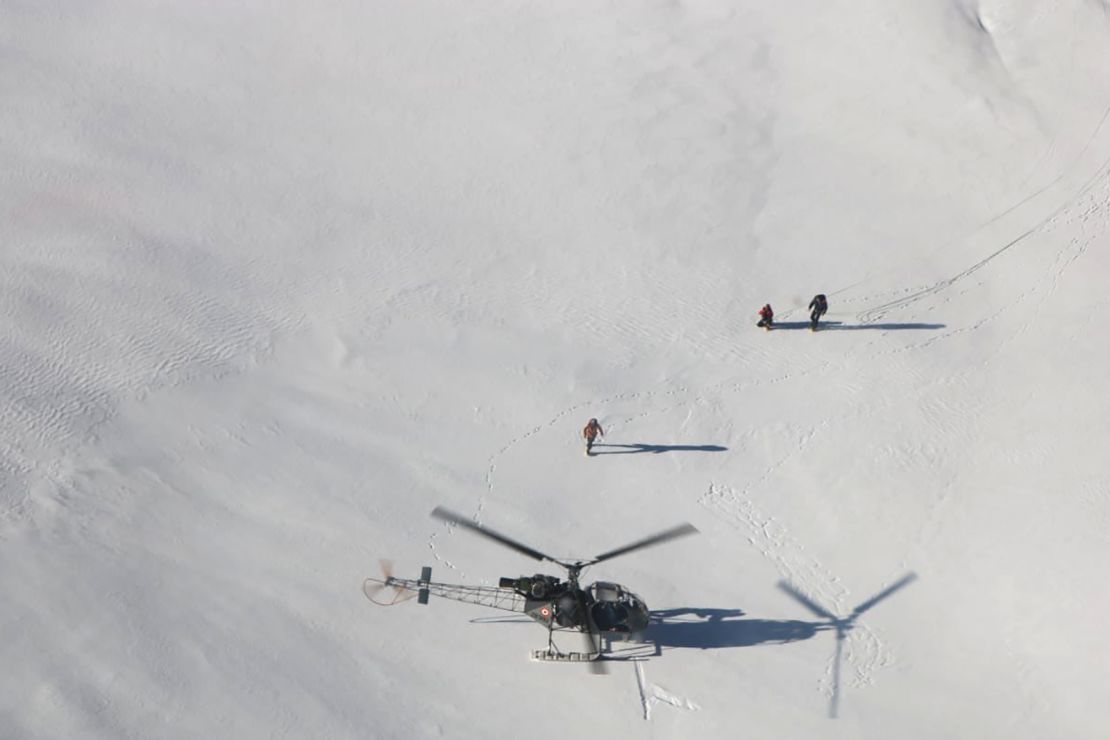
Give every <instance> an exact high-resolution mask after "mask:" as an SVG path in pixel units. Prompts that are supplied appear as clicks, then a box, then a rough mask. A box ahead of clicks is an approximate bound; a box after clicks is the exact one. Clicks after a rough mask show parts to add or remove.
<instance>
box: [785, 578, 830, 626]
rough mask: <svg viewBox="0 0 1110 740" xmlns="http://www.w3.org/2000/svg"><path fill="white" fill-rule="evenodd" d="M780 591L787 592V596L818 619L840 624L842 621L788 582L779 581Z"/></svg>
mask: <svg viewBox="0 0 1110 740" xmlns="http://www.w3.org/2000/svg"><path fill="white" fill-rule="evenodd" d="M779 589H781V590H782V591H785V592H786V593H787V594H789V595H790V596H791V597H793V598H794V600H795V601H797V602H798V603H799V604H801V605H802V606H804V607H805V608H806V609H808V610H809V611H811V612H813V613H814V614H815V615H817V616H818V617H821V618H822V619H827V620H829V621H830V622H835V623H839V622H840V619H839V618H837V617H836V616H835V615H834V614H833V613H832V612H830V611H829V610H828V609H825V608H824V607H823V606H821V605H820V604H818V603H817V602H816V601H814V600H813V599H811V598H809V597H808V596H806V595H805V594H803V593H802V592H801V591H799V590H798V589H796V588H794V587H793V586H792V585H790V583H789V582H788V581H779Z"/></svg>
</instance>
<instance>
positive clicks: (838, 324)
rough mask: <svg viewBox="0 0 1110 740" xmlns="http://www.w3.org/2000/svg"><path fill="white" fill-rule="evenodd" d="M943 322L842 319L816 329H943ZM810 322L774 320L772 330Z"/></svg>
mask: <svg viewBox="0 0 1110 740" xmlns="http://www.w3.org/2000/svg"><path fill="white" fill-rule="evenodd" d="M945 326H946V325H945V324H906V323H886V324H845V323H844V322H843V321H822V322H821V323H820V324H819V325H818V327H817V330H818V331H862V330H864V329H874V330H878V331H906V330H910V329H932V330H936V329H943V328H944V327H945ZM808 328H810V324H809V322H808V321H776V322H775V325H774V326H773V327H772V331H782V330H784V329H808Z"/></svg>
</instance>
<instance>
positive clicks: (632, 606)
mask: <svg viewBox="0 0 1110 740" xmlns="http://www.w3.org/2000/svg"><path fill="white" fill-rule="evenodd" d="M588 591H589V594H590V597H591V601H592V602H593V604H592V606H590V618H591V619H593V622H594V624H595V625H596V626H597V629H598V631H600V632H624V633H629V632H640V631H642V630H643V629H645V628H646V627H647V624H648V608H647V604H645V603H644V601H643V599H641V598H640V597H639V596H637V595H636V594H634V593H632V592H631V591H629V590H628V589H626V588H624V587H623V586H621V585H620V584H617V583H607V582H605V581H598V582H597V583H594V584H592V585H591V586H590V587H589V589H588Z"/></svg>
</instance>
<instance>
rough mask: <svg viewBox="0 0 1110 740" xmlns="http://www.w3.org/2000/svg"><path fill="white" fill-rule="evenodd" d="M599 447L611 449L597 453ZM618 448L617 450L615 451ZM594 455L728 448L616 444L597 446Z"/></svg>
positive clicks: (708, 450) (720, 450) (721, 450)
mask: <svg viewBox="0 0 1110 740" xmlns="http://www.w3.org/2000/svg"><path fill="white" fill-rule="evenodd" d="M598 447H608V448H610V449H608V450H605V451H604V452H597V451H596V450H597V448H598ZM613 448H616V449H613ZM593 449H594V450H595V451H594V452H593V453H592V454H594V455H636V454H639V453H641V452H652V453H655V454H659V453H660V452H725V451H727V450H728V448H727V447H721V446H720V445H649V444H640V443H637V444H631V445H616V444H595V445H594V447H593Z"/></svg>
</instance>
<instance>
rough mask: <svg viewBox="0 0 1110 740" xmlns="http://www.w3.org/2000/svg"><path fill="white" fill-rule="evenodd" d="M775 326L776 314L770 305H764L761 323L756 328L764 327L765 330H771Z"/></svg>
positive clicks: (761, 310)
mask: <svg viewBox="0 0 1110 740" xmlns="http://www.w3.org/2000/svg"><path fill="white" fill-rule="evenodd" d="M774 324H775V312H774V310H772V308H771V304H770V303H765V304H763V308H761V309H759V323H758V324H756V326H762V327H763V328H764V329H768V330H769V329H770V328H771V327H772V326H774Z"/></svg>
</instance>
